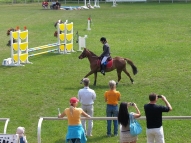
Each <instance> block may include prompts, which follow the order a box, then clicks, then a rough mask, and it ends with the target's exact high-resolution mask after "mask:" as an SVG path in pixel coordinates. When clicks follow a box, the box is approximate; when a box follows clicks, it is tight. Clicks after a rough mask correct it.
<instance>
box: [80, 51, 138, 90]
mask: <svg viewBox="0 0 191 143" xmlns="http://www.w3.org/2000/svg"><path fill="white" fill-rule="evenodd" d="M86 57H87V58H88V60H89V62H90V69H91V70H90V72H89V73H88V74H86V75H85V76H84V78H86V77H88V76H90V75H91V74H94V84H93V85H94V86H96V80H97V72H100V70H101V66H100V63H101V60H100V59H99V57H98V56H97V55H96V54H94V53H93V52H92V51H90V50H88V49H87V48H84V50H83V52H82V53H81V54H80V56H79V57H78V58H79V59H83V58H86ZM126 63H128V64H129V65H130V66H131V68H132V71H133V74H134V75H136V74H137V72H138V71H137V67H136V66H135V65H134V63H133V62H132V61H131V60H130V59H128V58H122V57H114V58H112V59H111V60H110V61H108V64H107V66H106V69H105V72H110V71H113V70H115V69H116V70H117V75H118V82H117V84H118V83H119V81H120V80H121V72H122V71H123V72H124V73H125V74H126V75H127V76H128V77H129V78H130V80H131V83H132V84H133V82H134V80H133V79H132V78H131V76H130V74H129V72H128V71H127V69H126ZM82 82H83V79H82V80H81V83H82Z"/></svg>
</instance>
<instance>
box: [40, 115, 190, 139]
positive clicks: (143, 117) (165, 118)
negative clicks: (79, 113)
mask: <svg viewBox="0 0 191 143" xmlns="http://www.w3.org/2000/svg"><path fill="white" fill-rule="evenodd" d="M81 119H86V120H117V117H91V118H85V117H81ZM145 119H146V117H145V116H142V117H140V118H138V120H145ZM162 119H163V120H190V119H191V116H163V117H162ZM43 120H67V118H66V117H64V118H58V117H40V119H39V121H38V127H37V141H38V143H41V126H42V122H43Z"/></svg>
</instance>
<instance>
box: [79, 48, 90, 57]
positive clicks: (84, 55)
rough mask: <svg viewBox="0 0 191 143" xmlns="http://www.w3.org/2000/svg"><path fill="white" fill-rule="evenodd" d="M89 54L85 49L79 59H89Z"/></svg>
mask: <svg viewBox="0 0 191 143" xmlns="http://www.w3.org/2000/svg"><path fill="white" fill-rule="evenodd" d="M87 52H88V49H86V48H84V50H83V52H82V53H81V54H80V56H79V57H78V58H79V59H83V58H85V57H87Z"/></svg>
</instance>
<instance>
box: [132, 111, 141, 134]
mask: <svg viewBox="0 0 191 143" xmlns="http://www.w3.org/2000/svg"><path fill="white" fill-rule="evenodd" d="M129 120H130V124H129V128H130V134H131V135H132V136H136V135H138V134H140V133H141V132H142V127H141V125H140V124H139V122H138V121H137V120H136V119H135V118H134V116H133V113H132V112H131V113H130V114H129Z"/></svg>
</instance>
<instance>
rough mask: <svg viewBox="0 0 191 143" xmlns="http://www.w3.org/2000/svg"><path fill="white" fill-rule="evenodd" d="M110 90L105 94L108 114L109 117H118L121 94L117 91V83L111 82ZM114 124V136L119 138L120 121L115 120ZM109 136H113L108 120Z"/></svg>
mask: <svg viewBox="0 0 191 143" xmlns="http://www.w3.org/2000/svg"><path fill="white" fill-rule="evenodd" d="M109 88H110V89H109V90H108V91H106V92H105V94H104V97H105V102H107V108H106V114H107V117H117V116H118V101H120V96H121V94H120V92H119V91H116V82H115V81H114V80H111V81H109ZM113 124H114V136H118V121H117V120H113ZM107 136H108V137H110V136H111V120H107Z"/></svg>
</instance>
